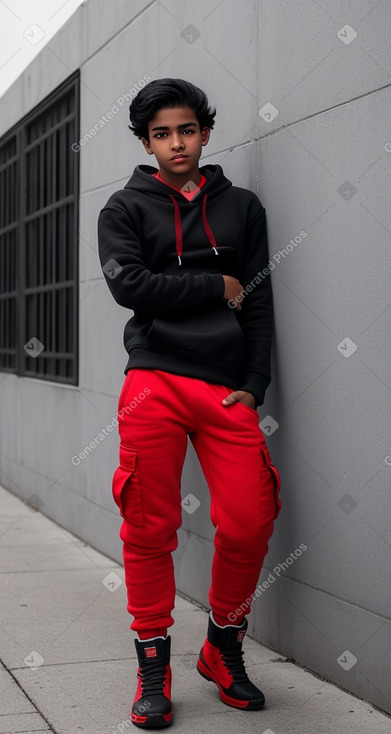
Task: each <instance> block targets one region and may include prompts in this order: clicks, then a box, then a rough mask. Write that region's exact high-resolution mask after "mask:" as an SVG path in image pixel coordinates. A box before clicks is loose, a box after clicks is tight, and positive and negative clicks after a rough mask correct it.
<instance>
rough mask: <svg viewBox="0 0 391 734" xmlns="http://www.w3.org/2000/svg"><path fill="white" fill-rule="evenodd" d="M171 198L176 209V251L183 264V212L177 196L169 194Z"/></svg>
mask: <svg viewBox="0 0 391 734" xmlns="http://www.w3.org/2000/svg"><path fill="white" fill-rule="evenodd" d="M169 196H170V199H172V202H173V204H174V209H175V219H174V221H175V245H176V252H177V255H178V262H179V265H181V264H182V263H181V255H182V249H183V240H182V224H181V212H180V209H179V204H178V202H177V200H176V197H175V196H173V195H172V194H169Z"/></svg>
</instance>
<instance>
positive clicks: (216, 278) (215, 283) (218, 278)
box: [205, 273, 225, 298]
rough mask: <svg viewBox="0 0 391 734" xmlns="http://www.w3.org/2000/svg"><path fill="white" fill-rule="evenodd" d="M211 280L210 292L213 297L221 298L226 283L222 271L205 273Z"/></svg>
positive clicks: (209, 280)
mask: <svg viewBox="0 0 391 734" xmlns="http://www.w3.org/2000/svg"><path fill="white" fill-rule="evenodd" d="M205 275H206V276H207V278H208V282H209V294H210V297H211V298H220V297H221V296H223V295H224V291H225V283H224V278H223V276H222V275H221V274H220V273H205Z"/></svg>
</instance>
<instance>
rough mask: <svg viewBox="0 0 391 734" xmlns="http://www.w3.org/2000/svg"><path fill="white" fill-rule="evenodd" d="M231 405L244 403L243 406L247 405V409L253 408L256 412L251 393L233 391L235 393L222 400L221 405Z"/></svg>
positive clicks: (254, 401)
mask: <svg viewBox="0 0 391 734" xmlns="http://www.w3.org/2000/svg"><path fill="white" fill-rule="evenodd" d="M233 403H244V404H245V405H248V407H249V408H254V410H256V400H255V398H254V395H253V394H252V392H247V390H235V392H231V393H230V394H229V395H227V397H226V398H224V400H223V405H233Z"/></svg>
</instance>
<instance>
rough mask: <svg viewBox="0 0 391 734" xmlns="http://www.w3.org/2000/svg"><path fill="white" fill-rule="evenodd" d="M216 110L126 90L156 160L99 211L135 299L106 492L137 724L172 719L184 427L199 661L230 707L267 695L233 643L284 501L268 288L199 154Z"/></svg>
mask: <svg viewBox="0 0 391 734" xmlns="http://www.w3.org/2000/svg"><path fill="white" fill-rule="evenodd" d="M215 114H216V111H215V110H212V109H211V108H210V107H209V104H208V99H207V97H206V95H205V93H204V92H203V91H202V90H200V89H199V88H198V87H195V86H194V85H193V84H190V83H189V82H186V81H183V80H181V79H158V80H155V81H152V82H150V83H149V84H148V85H147V86H145V87H144V88H143V89H142V90H141V91H140V92H139V93H138V95H137V96H136V97H135V99H134V100H133V101H132V103H131V105H130V110H129V117H130V121H131V123H132V126H129V127H130V129H131V130H132V131H133V133H134V134H135V135H136V136H137V137H138V138H139V139H141V140H142V143H143V145H144V148H145V150H146V152H147V153H148V154H149V155H154V156H155V158H156V161H157V163H158V166H159V169H158V170H157V169H156V168H153V167H151V166H147V165H140V166H137V167H136V168H135V170H134V173H133V175H132V177H131V178H130V180H129V181H128V183H127V184H126V185H125V187H124V188H123V189H121V190H119V191H116V192H115V193H114V194H112V195H111V196H110V198H109V199H108V201H107V203H106V205H105V206H104V207H103V209H102V210H101V212H100V214H99V220H98V239H99V255H100V261H101V264H102V268H103V272H104V273H105V277H106V282H107V285H108V286H109V288H110V291H111V293H112V294H113V296H114V298H115V300H116V301H117V302H118V303H119V304H120V305H121V306H124V307H125V308H128V309H131V310H133V312H134V315H133V316H132V318H131V319H130V320H129V321H128V323H127V324H126V327H125V334H124V344H125V348H126V350H127V352H128V354H129V359H128V363H127V366H126V369H125V374H126V378H125V382H124V385H123V388H122V392H121V395H120V398H119V404H118V421H119V434H120V450H119V453H120V464H119V467H118V468H117V469H116V471H115V474H114V478H113V496H114V500H115V502H116V503H117V505H118V507H119V510H120V514H121V517H122V518H123V522H122V525H121V529H120V537H121V539H122V541H123V558H124V568H125V581H126V587H127V595H128V604H127V609H128V611H129V613H130V614H131V615H132V616H133V617H134V619H133V621H132V623H131V625H130V629H131V630H134V631H135V632H137V639H135V646H136V651H137V657H138V663H139V667H138V672H137V679H138V685H137V690H136V694H135V697H134V701H133V706H132V712H131V719H132V721H133V723H134V724H135V725H136V726H139V727H163V726H168V725H169V724H171V722H172V710H171V668H170V644H171V638H170V636H169V635H167V628H168V627H170V626H171V625H172V624H173V623H174V619H173V617H172V616H171V612H172V610H173V609H174V597H175V580H174V566H173V559H172V555H171V554H172V552H173V551H174V550H175V549H176V547H177V544H178V539H177V530H178V528H179V527H180V525H181V519H182V518H181V473H182V468H183V463H184V459H185V454H186V447H187V437H188V436H189V438H190V440H191V441H192V444H193V446H194V449H195V451H196V453H197V456H198V459H199V461H200V464H201V467H202V470H203V472H204V475H205V477H206V480H207V482H208V486H209V490H210V495H211V520H212V523H213V525H214V527H215V528H216V533H215V538H214V547H215V553H214V558H213V564H212V578H211V587H210V591H209V603H210V606H211V609H210V612H209V624H208V631H207V638H206V640H205V644H204V645H203V647H202V649H201V652H200V655H199V659H198V662H197V669H198V671H199V672H200V674H201V675H202V676H203V677H204V678H206V679H207V680H210V681H213V682H214V683H215V684H216V685H217V686H218V690H219V695H220V698H221V700H222V701H224V703H226V704H228V705H230V706H234V707H236V708H239V709H245V710H256V709H260V708H262V706H263V704H264V702H265V698H264V695H263V693H262V692H261V691H260V690H259V688H257V687H256V686H255V685H254V684H253V683H252V682H251V681H250V680H249V678H248V676H247V673H246V670H245V667H244V663H243V650H242V642H243V638H244V635H245V633H246V629H247V626H248V621H247V619H246V617H245V615H246V614H248V612H249V611H250V608H251V603H252V598H253V596H252V595H253V594H254V590H255V589H256V585H257V582H258V577H259V574H260V571H261V568H262V564H263V560H264V557H265V555H266V553H267V551H268V540H269V539H270V537H271V535H272V532H273V526H274V520H275V519H276V518H277V516H278V515H279V512H280V508H281V504H280V500H279V488H280V479H279V475H278V472H277V470H276V468H275V467H274V465H273V464H272V462H271V458H270V454H269V451H268V449H267V446H266V443H265V440H264V437H263V434H262V431H261V430H260V428H259V424H258V421H259V416H258V412H257V410H256V408H257V406H259V405H262V404H263V401H264V395H265V391H266V388H267V386H268V385H269V382H270V347H271V331H272V292H271V285H270V276H268V270H267V267H266V266H267V263H268V246H267V234H266V223H265V210H264V208H263V206H262V204H261V203H260V201H259V200H258V198H257V197H256V196H255V194H254V193H252V192H251V191H248V190H246V189H242V188H238V187H235V186H232V184H231V182H230V181H229V180H228V179H227V178H226V177H225V176H224V174H223V171H222V168H221V167H220V166H219V165H211V164H208V165H205V166H203V167H202V168H199V165H198V163H199V159H200V156H201V152H202V147H203V146H205V145H206V144H207V143H208V140H209V135H210V130H211V129H212V128H213V127H214V117H215ZM261 271H264V272H263V274H262V273H261ZM265 273H266V275H265ZM254 281H255V283H258V286H255V285H254ZM250 283H252V284H253V285H250ZM246 286H248V288H247V290H246V291H245V292H244V293H243V289H244V288H245V287H246ZM241 294H242V295H241ZM130 401H131V402H130ZM129 406H130V407H129ZM132 406H133V407H132ZM189 636H192V631H191V630H189Z"/></svg>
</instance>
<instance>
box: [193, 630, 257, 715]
mask: <svg viewBox="0 0 391 734" xmlns="http://www.w3.org/2000/svg"><path fill="white" fill-rule="evenodd" d="M247 627H248V621H247V619H246V618H245V617H244V619H243V622H242V624H241V625H240V626H239V625H229V626H227V627H219V626H218V625H216V624H215V623H214V622H213V619H212V617H211V616H209V626H208V636H207V639H206V640H205V643H204V645H203V647H202V650H201V652H200V655H199V658H198V661H197V670H198V672H199V673H200V674H201V675H202V677H203V678H206V680H211V681H213V682H214V683H216V685H217V687H218V689H219V695H220V698H221V700H222V701H223V702H224V703H226V704H228V706H233V707H234V708H237V709H243V710H246V711H257V710H259V709H261V708H262V707H263V705H264V703H265V696H264V695H263V693H262V691H260V690H259V688H257V687H256V686H255V685H254V683H251V681H250V680H249V678H248V675H247V673H246V669H245V667H244V661H243V650H242V643H243V639H244V636H245V634H246V630H247Z"/></svg>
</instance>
